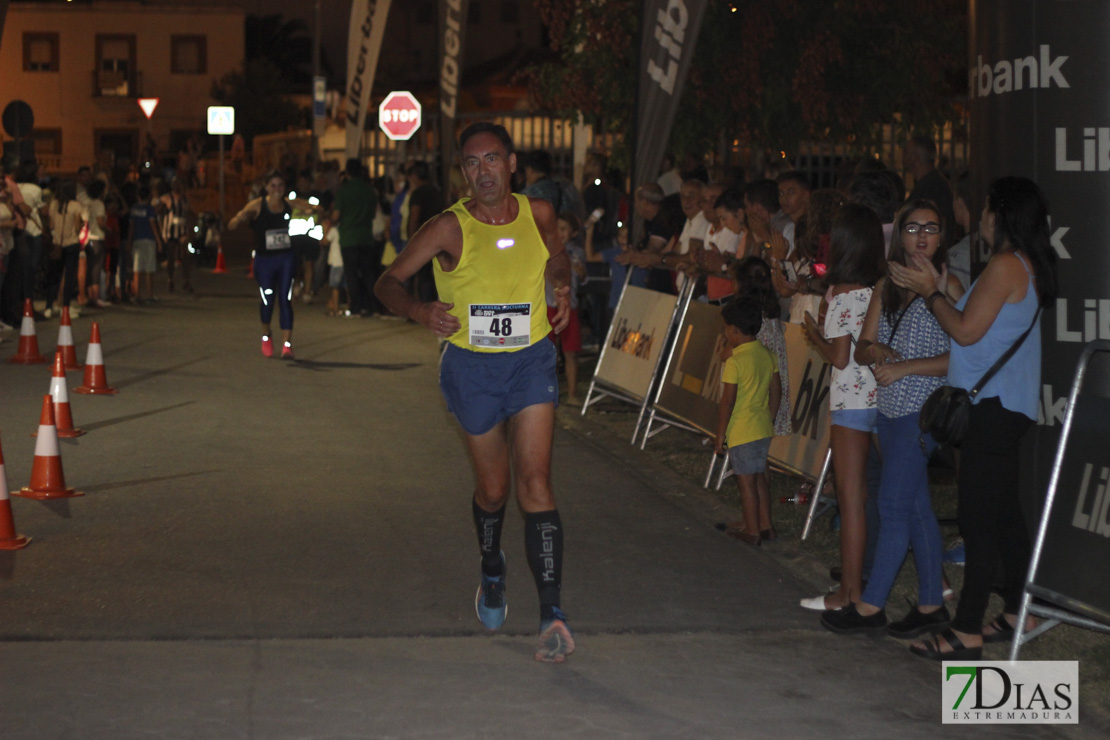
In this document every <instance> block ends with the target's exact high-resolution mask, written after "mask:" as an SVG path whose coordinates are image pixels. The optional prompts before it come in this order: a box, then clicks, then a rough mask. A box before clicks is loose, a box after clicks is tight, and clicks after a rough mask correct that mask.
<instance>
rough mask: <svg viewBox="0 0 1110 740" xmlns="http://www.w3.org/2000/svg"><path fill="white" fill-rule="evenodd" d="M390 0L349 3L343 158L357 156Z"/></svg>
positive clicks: (354, 1) (360, 145)
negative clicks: (345, 145) (345, 129)
mask: <svg viewBox="0 0 1110 740" xmlns="http://www.w3.org/2000/svg"><path fill="white" fill-rule="evenodd" d="M389 3H390V0H351V23H350V30H349V31H348V33H347V94H346V99H345V100H344V105H345V106H346V109H347V158H348V159H350V158H352V157H356V158H357V157H358V156H359V153H360V151H361V149H362V133H363V131H364V130H365V128H366V108H367V107H368V106H369V105H370V89H371V88H372V87H373V86H374V72H375V71H376V70H377V68H378V54H379V52H381V48H382V36H383V35H384V33H385V20H386V17H387V16H388V15H389Z"/></svg>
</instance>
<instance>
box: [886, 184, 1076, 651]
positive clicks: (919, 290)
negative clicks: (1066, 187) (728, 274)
mask: <svg viewBox="0 0 1110 740" xmlns="http://www.w3.org/2000/svg"><path fill="white" fill-rule="evenodd" d="M979 233H980V235H981V236H982V238H983V240H984V241H985V242H986V243H987V244H988V245H989V246H990V248H991V252H992V254H991V258H990V261H989V262H988V263H987V266H986V268H985V269H984V270H983V272H982V274H981V275H979V277H978V279H976V280H975V282H974V283H972V285H971V289H970V290H969V291H968V292H967V295H965V296H964V297H963V298H962V299H961V300H960V301H958V302H957V303H955V304H954V305H953V304H952V303H951V302H950V301H948V300H947V297H946V296H944V295H943V293H942V289H943V287H944V286H945V285H946V284H947V281H948V276H947V274H946V272H945V270H944V269H941V268H938V266H937V265H936V264H930V263H929V262H927V261H925V260H921V259H915V260H914V261H913V262H910V263H908V264H907V265H906V266H905V267H903V268H898V269H895V268H893V267H892V268H891V280H893V281H894V282H895V283H896V284H898V285H899V286H901V287H902V288H903V289H904V290H908V291H912V292H913V293H916V294H917V295H918V296H920V297H922V298H923V301H922V302H923V303H924V304H925V306H926V307H927V308H928V309H929V310H930V311H931V312H932V313H933V315H934V316H935V317H936V320H937V321H938V322H939V324H940V326H941V327H942V328H943V329H944V331H945V332H947V334H948V336H949V337H951V353H952V354H951V361H950V363H949V369H948V377H949V381H950V384H951V385H953V386H957V387H960V388H964V389H967V390H970V389H971V388H973V387H974V386H975V384H976V383H978V382H979V380H980V378H982V377H983V375H984V374H986V372H987V370H988V369H989V368H990V367H991V366H993V365H994V364H995V362H996V361H997V360H998V359H999V358H1000V357H1001V356H1002V355H1003V354H1004V353H1005V352H1006V351H1007V350H1008V349H1009V348H1010V347H1011V346H1013V345H1014V344H1016V343H1017V342H1018V341H1019V339H1020V338H1021V337H1022V336H1023V335H1024V334H1025V332H1026V331H1029V333H1028V335H1027V336H1026V338H1025V340H1024V341H1023V342H1022V344H1021V345H1020V346H1019V347H1018V349H1017V351H1016V352H1015V354H1014V355H1013V356H1012V357H1011V358H1010V360H1009V361H1008V362H1006V364H1004V365H1003V366H1002V367H1001V368H1000V369H999V370H998V372H997V373H996V374H995V375H994V376H993V377H992V378H991V379H990V380H989V382H988V383H987V384H986V385H985V386H984V387H983V389H982V390H981V391H980V392H979V394H978V395H977V396H976V397H975V400H974V402H973V404H972V406H971V410H970V413H969V416H968V430H967V434H966V436H965V437H964V440H963V443H962V444H961V446H960V470H959V473H958V475H957V487H958V493H957V511H958V515H959V518H960V533H961V534H962V535H963V537H964V546H965V548H966V556H967V557H966V561H965V565H964V583H963V588H962V589H961V591H960V602H959V608H958V609H957V610H956V616H955V618H954V619H953V620H952V624H951V628H950V629H948V630H947V631H945V632H943V633H941V634H940V635H938V636H937V637H935V638H933V639H931V640H928V641H926V642H919V643H915V644H914V645H912V646H910V650H911V651H912V652H913V653H914V654H916V655H919V656H921V657H923V658H926V659H928V660H937V661H943V660H978V659H979V658H981V657H982V653H983V648H982V645H983V643H991V642H1005V641H1008V640H1011V639H1013V636H1014V632H1015V626H1016V624H1017V614H1018V609H1019V608H1020V606H1021V596H1022V591H1023V590H1024V585H1025V575H1026V571H1027V570H1028V568H1029V560H1030V557H1031V546H1030V542H1029V531H1028V530H1027V529H1026V527H1025V519H1024V516H1023V515H1022V508H1021V502H1020V500H1019V499H1018V491H1019V488H1020V485H1019V481H1020V478H1019V474H1020V469H1021V452H1020V445H1021V438H1022V436H1023V435H1024V434H1025V432H1026V431H1028V429H1029V428H1030V427H1031V426H1032V425H1033V424H1034V422H1035V421H1036V418H1037V411H1038V400H1039V395H1040V392H1041V332H1040V326H1039V325H1038V324H1039V323H1040V320H1041V318H1040V314H1039V313H1038V309H1039V308H1041V307H1044V306H1048V305H1052V302H1053V300H1054V299H1055V297H1056V253H1055V251H1054V250H1053V248H1052V244H1051V241H1050V238H1049V226H1048V204H1047V203H1046V202H1045V198H1044V195H1043V194H1042V193H1041V190H1040V188H1038V187H1037V185H1036V183H1034V182H1033V181H1032V180H1029V179H1027V178H1024V177H1003V178H1000V179H998V180H995V181H994V182H993V183H991V185H990V188H989V190H988V191H987V203H986V206H985V207H984V208H983V215H982V217H981V218H980V221H979ZM942 298H945V300H942ZM1030 327H1032V330H1031V331H1030ZM999 562H1001V563H1002V575H1003V588H1002V596H1003V601H1004V605H1003V609H1002V614H1001V615H999V616H998V617H996V618H995V619H994V620H993V621H991V622H990V623H989V624H988V625H986V627H984V626H983V618H984V616H985V614H986V610H987V603H988V600H989V598H990V592H991V586H992V584H993V581H994V577H995V574H996V566H997V564H998V563H999Z"/></svg>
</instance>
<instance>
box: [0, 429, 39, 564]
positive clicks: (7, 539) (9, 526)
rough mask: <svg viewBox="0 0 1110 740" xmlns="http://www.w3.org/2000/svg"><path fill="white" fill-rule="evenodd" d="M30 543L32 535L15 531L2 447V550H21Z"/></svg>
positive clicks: (0, 519) (0, 530)
mask: <svg viewBox="0 0 1110 740" xmlns="http://www.w3.org/2000/svg"><path fill="white" fill-rule="evenodd" d="M29 544H31V538H30V537H24V536H23V535H21V534H16V533H15V520H14V519H13V518H12V501H11V499H10V498H8V476H7V475H6V474H5V473H4V450H2V449H0V550H21V549H23V548H24V547H27V545H29Z"/></svg>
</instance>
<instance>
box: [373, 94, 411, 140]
mask: <svg viewBox="0 0 1110 740" xmlns="http://www.w3.org/2000/svg"><path fill="white" fill-rule="evenodd" d="M378 126H379V127H380V128H381V130H382V131H384V132H385V135H386V136H388V137H389V138H391V139H393V140H394V141H407V140H408V139H411V138H412V135H413V134H415V133H416V129H418V128H420V103H419V102H418V101H417V99H416V98H415V97H413V94H412V93H410V92H405V91H399V92H398V91H394V92H391V93H390V94H389V95H386V96H385V100H383V101H382V104H381V105H380V106H378Z"/></svg>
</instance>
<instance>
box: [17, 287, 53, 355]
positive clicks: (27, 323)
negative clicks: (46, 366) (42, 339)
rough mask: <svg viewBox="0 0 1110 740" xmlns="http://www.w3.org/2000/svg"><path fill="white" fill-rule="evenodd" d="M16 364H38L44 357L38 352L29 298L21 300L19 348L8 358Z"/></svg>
mask: <svg viewBox="0 0 1110 740" xmlns="http://www.w3.org/2000/svg"><path fill="white" fill-rule="evenodd" d="M9 362H14V363H15V364H17V365H40V364H42V363H44V362H46V358H45V357H43V356H42V353H41V352H39V337H38V335H37V334H36V333H35V310H34V308H32V307H31V299H30V298H28V299H26V300H25V301H23V321H22V323H20V325H19V350H18V351H17V352H16V353H15V355H14V356H13V357H12V358H11V360H9Z"/></svg>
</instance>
